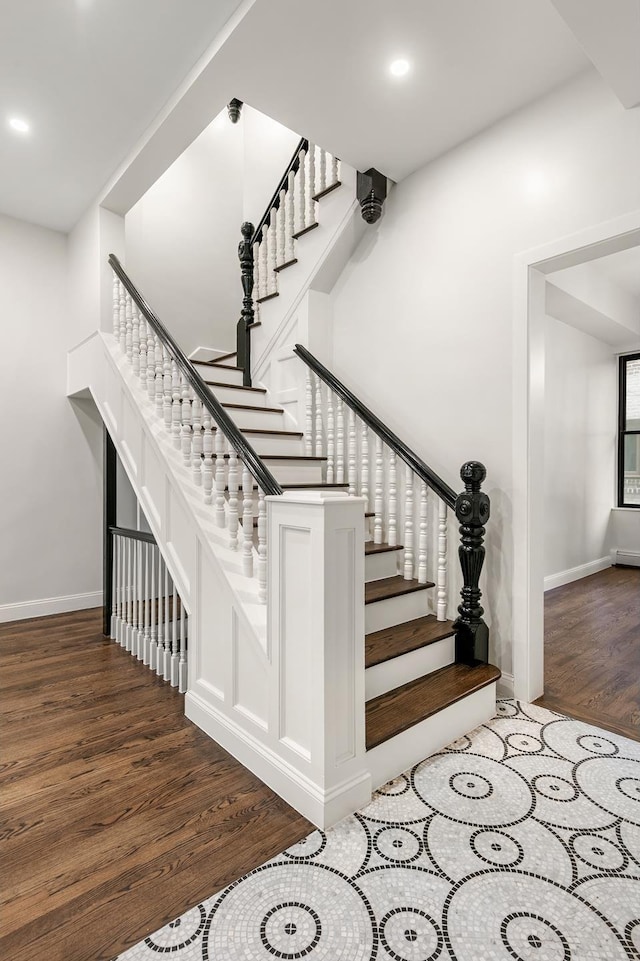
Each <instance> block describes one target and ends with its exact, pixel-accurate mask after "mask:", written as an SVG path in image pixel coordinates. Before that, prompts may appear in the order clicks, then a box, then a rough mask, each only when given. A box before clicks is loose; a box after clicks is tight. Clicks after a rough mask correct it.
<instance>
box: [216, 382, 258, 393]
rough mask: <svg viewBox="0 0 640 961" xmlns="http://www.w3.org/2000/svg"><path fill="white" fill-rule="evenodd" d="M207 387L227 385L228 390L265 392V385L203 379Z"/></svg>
mask: <svg viewBox="0 0 640 961" xmlns="http://www.w3.org/2000/svg"><path fill="white" fill-rule="evenodd" d="M205 384H206V385H207V387H228V388H229V389H230V390H253V391H255V392H256V393H257V394H266V393H267V388H266V387H245V386H244V384H225V382H224V381H222V380H205Z"/></svg>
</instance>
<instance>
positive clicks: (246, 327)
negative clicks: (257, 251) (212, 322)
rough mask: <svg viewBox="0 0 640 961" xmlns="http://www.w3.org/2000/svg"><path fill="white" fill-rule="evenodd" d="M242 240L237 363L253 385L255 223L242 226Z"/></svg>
mask: <svg viewBox="0 0 640 961" xmlns="http://www.w3.org/2000/svg"><path fill="white" fill-rule="evenodd" d="M240 229H241V231H242V240H241V241H240V243H239V244H238V257H239V259H240V271H241V276H242V290H243V292H244V297H243V300H242V314H241V317H240V320H239V321H238V335H237V348H236V349H237V355H238V358H237V363H238V367H242V369H243V371H244V373H243V378H242V383H243V384H244V386H245V387H251V324H252V323H253V247H252V246H251V238H252V237H253V224H250V223H248V222H245V223H244V224H243V225H242V227H241V228H240Z"/></svg>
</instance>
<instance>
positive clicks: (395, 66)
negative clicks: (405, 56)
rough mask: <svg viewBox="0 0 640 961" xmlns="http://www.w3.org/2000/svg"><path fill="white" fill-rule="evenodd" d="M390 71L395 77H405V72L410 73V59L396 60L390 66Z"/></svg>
mask: <svg viewBox="0 0 640 961" xmlns="http://www.w3.org/2000/svg"><path fill="white" fill-rule="evenodd" d="M389 72H390V74H391V75H392V76H393V77H404V76H405V74H407V73H409V61H408V60H394V61H393V63H392V64H391V65H390V66H389Z"/></svg>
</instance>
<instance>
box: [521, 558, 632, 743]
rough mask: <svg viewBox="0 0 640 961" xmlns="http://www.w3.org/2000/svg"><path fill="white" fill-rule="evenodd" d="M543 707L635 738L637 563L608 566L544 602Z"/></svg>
mask: <svg viewBox="0 0 640 961" xmlns="http://www.w3.org/2000/svg"><path fill="white" fill-rule="evenodd" d="M544 617H545V628H544V659H545V663H544V695H543V697H541V698H539V699H538V701H536V703H537V704H540V705H542V707H548V708H549V709H550V710H552V711H558V712H560V713H561V714H568V715H569V716H570V717H575V718H577V719H578V720H580V721H586V722H587V723H589V724H595V725H597V726H598V727H602V728H605V729H606V730H608V731H614V732H615V733H618V734H623V735H625V736H626V737H632V738H635V739H636V740H640V568H625V567H610V568H608V569H607V570H605V571H601V572H600V573H599V574H592V575H591V576H590V577H584V578H583V579H582V580H579V581H574V583H573V584H567V585H565V587H558V588H556V589H555V590H553V591H548V592H547V593H546V594H545V600H544Z"/></svg>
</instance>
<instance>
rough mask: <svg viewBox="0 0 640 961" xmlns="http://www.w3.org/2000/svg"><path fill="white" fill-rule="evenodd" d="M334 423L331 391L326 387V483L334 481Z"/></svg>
mask: <svg viewBox="0 0 640 961" xmlns="http://www.w3.org/2000/svg"><path fill="white" fill-rule="evenodd" d="M335 430H336V424H335V413H334V406H333V391H332V390H331V388H330V387H329V388H327V484H333V483H334V477H335V456H336V439H335V438H336V435H335Z"/></svg>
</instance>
